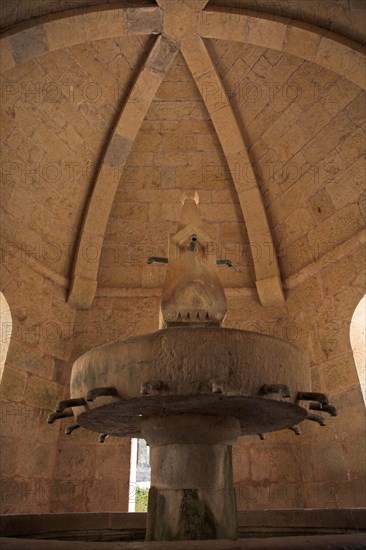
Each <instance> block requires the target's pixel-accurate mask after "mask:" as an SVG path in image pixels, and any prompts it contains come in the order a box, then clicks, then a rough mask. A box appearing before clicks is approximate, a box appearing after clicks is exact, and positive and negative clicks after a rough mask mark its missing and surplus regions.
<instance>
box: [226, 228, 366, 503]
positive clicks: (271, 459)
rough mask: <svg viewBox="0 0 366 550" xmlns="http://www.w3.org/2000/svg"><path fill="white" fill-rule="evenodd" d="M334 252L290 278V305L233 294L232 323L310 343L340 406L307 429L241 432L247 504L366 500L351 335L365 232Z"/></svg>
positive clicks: (316, 375)
mask: <svg viewBox="0 0 366 550" xmlns="http://www.w3.org/2000/svg"><path fill="white" fill-rule="evenodd" d="M332 255H333V257H332V261H331V262H330V263H329V264H328V263H327V262H326V259H325V258H324V259H323V260H322V261H320V262H318V263H317V264H315V265H313V266H312V267H313V272H312V273H307V274H303V278H302V280H301V278H300V277H299V279H300V280H299V282H298V284H296V286H295V285H294V286H293V285H292V281H289V286H290V288H289V289H288V291H287V302H286V306H284V308H283V311H282V312H279V311H278V310H274V311H270V309H268V310H264V309H263V308H261V307H260V306H258V304H256V303H255V301H254V300H253V299H251V298H250V297H247V298H239V297H238V296H235V298H234V299H229V304H228V305H229V314H228V317H227V322H226V324H227V326H238V327H240V328H243V329H245V328H247V329H249V330H259V331H261V332H267V333H270V334H273V335H274V336H277V337H280V338H283V339H285V340H289V341H292V342H293V343H294V344H295V345H297V346H299V347H301V348H303V349H304V350H306V351H307V352H308V353H309V356H310V360H311V373H312V382H313V389H314V391H321V392H325V393H326V394H327V395H328V396H329V398H330V402H331V403H332V404H334V405H335V406H336V407H337V409H338V411H339V416H338V417H335V418H333V417H328V418H329V419H328V418H327V426H326V427H320V426H319V425H318V424H315V423H312V422H309V421H304V422H303V423H301V426H300V427H301V431H302V435H301V436H295V434H294V433H293V432H291V431H288V432H279V433H274V434H267V437H266V440H265V441H260V440H259V438H256V437H248V438H241V439H240V440H239V442H238V443H237V445H236V446H235V448H234V453H233V456H234V478H235V480H236V490H237V499H238V508H239V509H249V508H259V509H260V508H277V509H278V508H301V507H310V508H337V507H340V508H342V507H348V506H355V507H358V506H365V479H364V475H365V472H364V464H365V445H364V441H365V406H364V403H363V399H362V394H361V390H360V384H359V380H358V376H357V371H356V367H355V363H354V358H353V352H352V349H351V344H350V338H349V326H350V322H351V318H352V314H353V311H354V309H355V308H356V306H357V304H358V302H359V300H360V299H361V297H362V296H363V293H364V277H365V272H364V270H365V251H364V243H363V238H362V237H361V239H360V240H359V239H358V238H355V239H353V240H352V242H349V243H348V244H345V245H342V246H340V247H338V249H337V250H335V251H333V253H332ZM328 260H329V257H328ZM290 283H291V284H290ZM243 317H245V318H246V320H245V321H244V322H243ZM274 376H275V373H274ZM323 416H327V415H323Z"/></svg>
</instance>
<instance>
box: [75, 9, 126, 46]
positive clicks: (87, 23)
mask: <svg viewBox="0 0 366 550" xmlns="http://www.w3.org/2000/svg"><path fill="white" fill-rule="evenodd" d="M126 12H128V10H124V9H118V8H117V7H116V8H114V9H111V10H101V11H99V12H98V13H96V14H93V13H91V14H88V13H85V14H83V15H80V16H73V17H72V18H71V21H72V23H73V24H75V23H76V21H77V20H78V18H79V17H80V18H81V21H80V30H81V28H82V26H83V27H84V30H85V38H86V40H87V41H89V42H93V41H97V40H105V39H106V38H113V37H116V38H120V37H121V36H123V35H125V34H126V21H125V13H126ZM127 17H128V16H127Z"/></svg>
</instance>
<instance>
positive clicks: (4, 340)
mask: <svg viewBox="0 0 366 550" xmlns="http://www.w3.org/2000/svg"><path fill="white" fill-rule="evenodd" d="M0 325H1V326H0V329H1V340H0V382H1V378H2V376H3V371H4V366H5V361H6V356H7V354H8V349H9V344H10V338H11V332H12V326H13V322H12V318H11V313H10V307H9V304H8V302H7V301H6V298H5V296H4V294H3V293H2V292H0Z"/></svg>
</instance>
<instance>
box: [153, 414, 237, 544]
mask: <svg viewBox="0 0 366 550" xmlns="http://www.w3.org/2000/svg"><path fill="white" fill-rule="evenodd" d="M142 435H143V437H144V438H145V439H146V441H147V443H148V444H149V445H150V447H151V489H150V492H149V503H148V520H147V531H146V540H199V539H201V540H203V539H236V538H237V512H236V499H235V490H234V486H233V475H232V462H231V451H232V444H233V443H234V441H235V440H236V439H237V438H238V437H239V436H240V423H239V421H238V420H236V419H234V418H232V417H222V416H221V417H220V416H214V415H212V416H211V415H195V414H182V415H175V416H169V417H152V418H150V419H148V420H146V421H144V425H143V429H142Z"/></svg>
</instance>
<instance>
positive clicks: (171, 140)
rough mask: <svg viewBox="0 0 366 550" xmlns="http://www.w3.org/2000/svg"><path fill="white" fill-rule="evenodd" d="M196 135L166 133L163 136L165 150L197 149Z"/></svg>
mask: <svg viewBox="0 0 366 550" xmlns="http://www.w3.org/2000/svg"><path fill="white" fill-rule="evenodd" d="M195 150H196V136H195V135H180V134H170V135H169V134H165V135H164V137H163V151H164V152H168V151H172V152H175V151H195Z"/></svg>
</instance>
